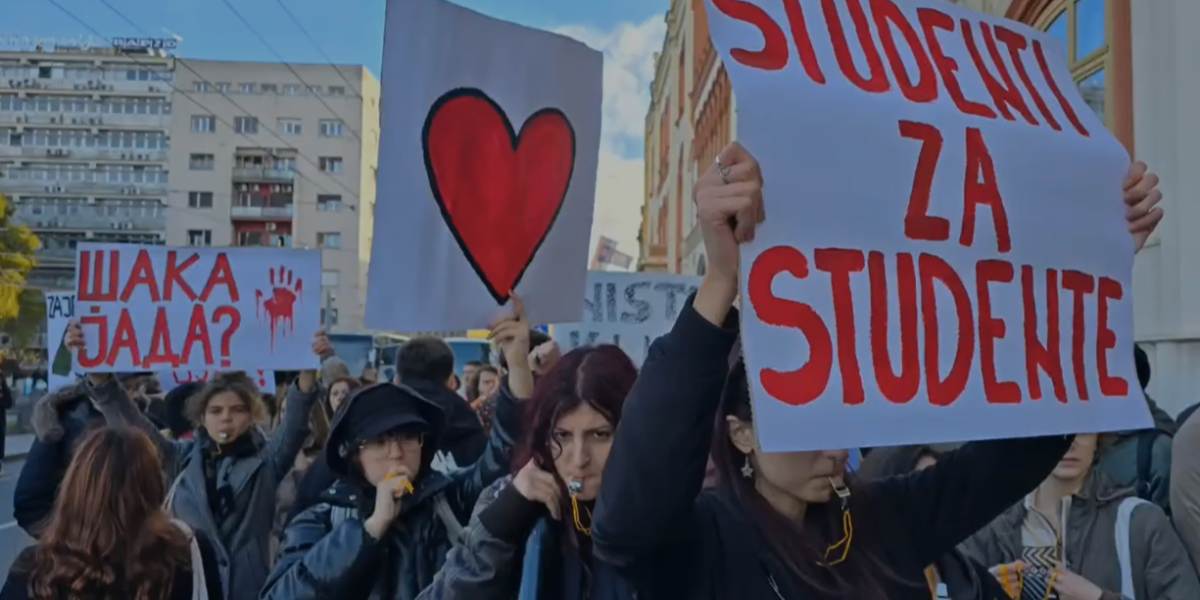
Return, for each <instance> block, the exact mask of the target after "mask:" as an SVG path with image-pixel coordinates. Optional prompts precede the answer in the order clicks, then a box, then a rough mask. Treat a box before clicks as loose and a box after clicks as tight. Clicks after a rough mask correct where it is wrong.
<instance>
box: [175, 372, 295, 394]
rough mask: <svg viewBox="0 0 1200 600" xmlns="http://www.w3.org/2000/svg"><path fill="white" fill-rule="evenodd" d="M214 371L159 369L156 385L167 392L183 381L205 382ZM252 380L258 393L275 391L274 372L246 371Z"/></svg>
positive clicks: (183, 382) (272, 392)
mask: <svg viewBox="0 0 1200 600" xmlns="http://www.w3.org/2000/svg"><path fill="white" fill-rule="evenodd" d="M214 372H215V371H159V372H158V373H156V375H158V385H159V387H161V388H162V391H163V393H164V394H165V393H167V392H169V391H171V390H173V389H175V388H177V387H179V386H181V385H183V384H185V383H196V382H200V383H206V382H208V379H209V378H210V377H212V375H213V373H214ZM246 375H249V376H250V378H251V379H253V380H254V385H257V386H258V393H260V394H274V393H275V372H274V371H266V370H256V371H247V372H246Z"/></svg>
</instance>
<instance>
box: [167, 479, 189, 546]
mask: <svg viewBox="0 0 1200 600" xmlns="http://www.w3.org/2000/svg"><path fill="white" fill-rule="evenodd" d="M186 472H187V471H185V470H183V469H180V470H179V474H178V475H176V476H175V481H172V482H171V489H169V490H167V497H166V498H165V499H163V510H165V511H167V512H168V513H170V512H171V505H172V504H173V503H174V502H175V492H176V491H178V490H179V483H180V482H181V481H183V474H184V473H186ZM185 527H186V525H185ZM189 531H190V530H189Z"/></svg>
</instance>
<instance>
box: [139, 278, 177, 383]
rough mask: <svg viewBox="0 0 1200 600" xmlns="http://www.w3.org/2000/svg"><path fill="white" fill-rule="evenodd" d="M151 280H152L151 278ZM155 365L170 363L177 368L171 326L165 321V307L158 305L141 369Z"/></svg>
mask: <svg viewBox="0 0 1200 600" xmlns="http://www.w3.org/2000/svg"><path fill="white" fill-rule="evenodd" d="M151 281H153V280H151ZM155 365H171V366H172V367H174V368H176V369H177V368H179V356H178V355H176V354H175V350H174V348H172V347H171V327H170V322H168V321H167V307H165V306H160V307H158V312H157V313H155V315H154V332H153V333H152V334H151V335H150V351H149V352H147V353H146V358H145V359H143V360H142V368H143V369H151V368H153V367H154V366H155Z"/></svg>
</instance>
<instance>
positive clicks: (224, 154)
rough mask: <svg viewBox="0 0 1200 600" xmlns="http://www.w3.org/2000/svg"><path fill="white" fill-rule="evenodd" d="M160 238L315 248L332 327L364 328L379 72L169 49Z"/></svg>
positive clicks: (182, 242) (176, 241)
mask: <svg viewBox="0 0 1200 600" xmlns="http://www.w3.org/2000/svg"><path fill="white" fill-rule="evenodd" d="M175 83H176V87H177V91H176V93H175V94H174V97H173V99H172V104H173V106H172V114H171V116H172V132H173V139H172V141H171V152H170V161H169V163H170V169H171V171H172V176H171V187H172V189H171V191H170V194H169V195H168V200H167V203H168V206H169V207H170V210H169V215H168V217H169V218H168V219H167V235H166V237H167V242H168V243H169V244H171V245H181V246H186V245H191V246H270V247H299V248H319V249H321V262H322V281H321V285H322V287H323V288H324V290H325V296H326V306H327V307H328V308H329V311H328V312H326V308H324V307H323V308H322V309H321V311H322V319H323V320H326V322H327V323H329V324H330V326H331V327H332V329H333V330H335V331H338V330H340V331H355V330H358V329H361V328H362V326H363V313H364V307H365V302H366V278H367V263H368V260H369V257H370V253H371V237H370V236H371V232H372V228H373V222H374V212H375V174H376V168H377V156H378V152H379V81H378V80H377V79H376V78H375V77H374V76H373V75H371V73H369V72H368V71H367V70H366V69H365V68H364V67H361V66H337V67H334V66H331V65H286V64H279V63H254V62H226V61H202V60H187V59H179V60H178V66H177V68H176V82H175Z"/></svg>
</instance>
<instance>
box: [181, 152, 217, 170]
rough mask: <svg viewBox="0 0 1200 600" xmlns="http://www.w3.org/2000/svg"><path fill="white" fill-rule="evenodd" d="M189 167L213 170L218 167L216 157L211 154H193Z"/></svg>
mask: <svg viewBox="0 0 1200 600" xmlns="http://www.w3.org/2000/svg"><path fill="white" fill-rule="evenodd" d="M188 168H189V169H191V170H193V171H211V170H213V169H214V168H216V158H214V157H213V155H211V154H193V155H191V156H190V157H188Z"/></svg>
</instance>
